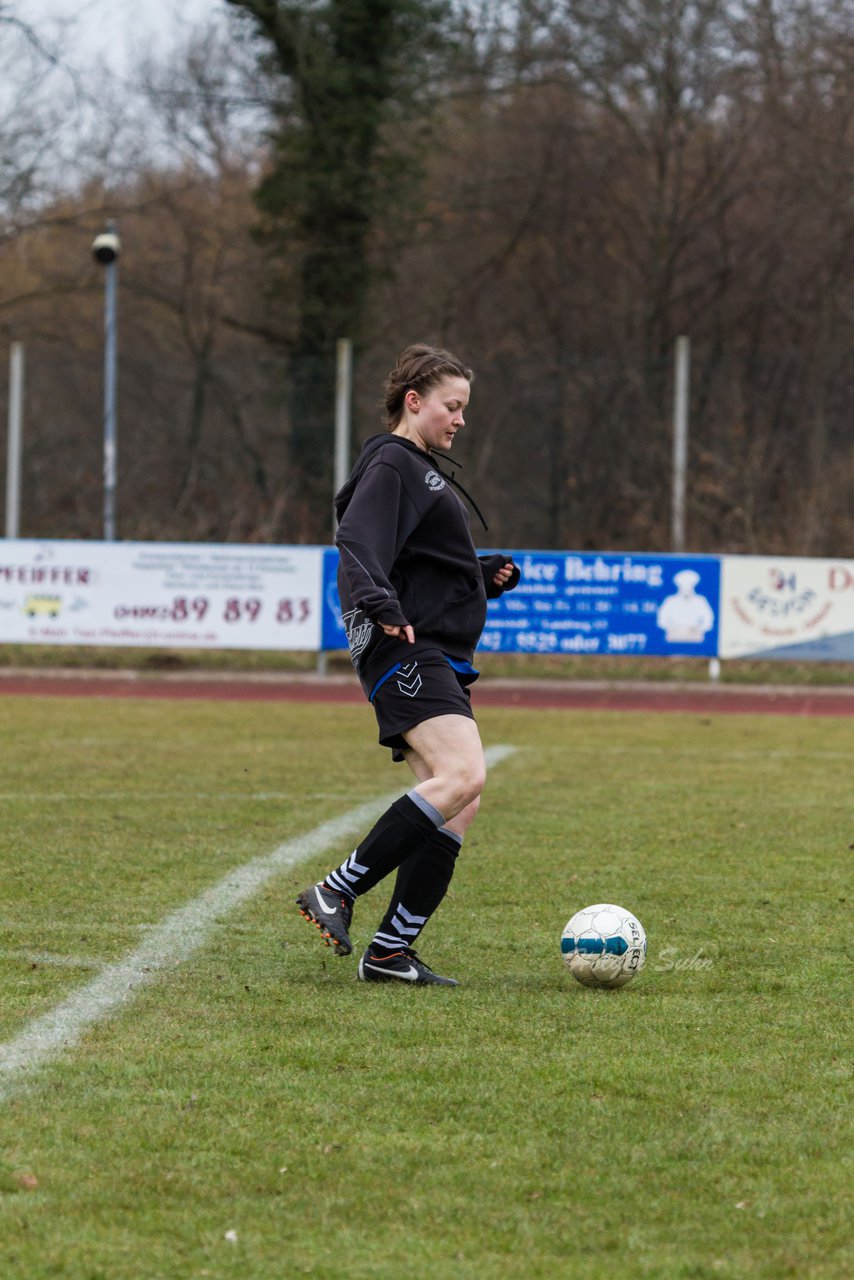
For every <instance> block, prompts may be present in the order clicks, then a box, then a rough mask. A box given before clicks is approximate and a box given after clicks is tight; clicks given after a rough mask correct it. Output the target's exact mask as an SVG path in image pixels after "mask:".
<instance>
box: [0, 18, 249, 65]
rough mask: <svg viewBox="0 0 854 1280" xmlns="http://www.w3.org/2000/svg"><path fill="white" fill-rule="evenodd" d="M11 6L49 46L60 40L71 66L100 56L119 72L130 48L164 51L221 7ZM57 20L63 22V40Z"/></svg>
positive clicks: (131, 52) (129, 56) (130, 53)
mask: <svg viewBox="0 0 854 1280" xmlns="http://www.w3.org/2000/svg"><path fill="white" fill-rule="evenodd" d="M13 7H14V11H15V12H16V13H17V14H18V16H19V17H21V18H22V19H23V20H24V21H26V22H28V23H29V24H30V26H32V27H33V28H34V29H35V31H36V32H37V34H38V35H39V36H40V37H41V38H42V39H43V40H44V41H45V43H46V44H48V46H49V47H50V48H51V49H55V48H56V47H57V42H60V48H62V49H63V52H64V54H65V56H66V57H67V58H68V60H69V61H70V62H71V63H72V65H73V66H75V67H76V68H78V69H81V70H83V69H85V67H86V66H87V64H88V65H92V64H94V63H96V62H97V61H99V60H103V61H106V62H107V64H108V65H109V66H110V67H111V68H112V70H113V71H114V72H116V73H117V74H119V75H121V74H123V73H124V72H125V71H126V70H127V67H128V64H129V63H130V62H132V61H133V60H134V54H135V53H142V52H143V51H145V50H147V49H150V48H153V49H159V50H161V51H166V50H168V49H169V48H170V47H171V46H173V45H174V44H175V43H176V42H177V41H178V40H179V39H180V36H181V33H182V31H186V30H187V28H188V27H191V26H194V25H196V24H197V23H198V22H199V21H200V20H201V19H203V18H204V17H205V16H206V15H222V14H223V12H224V11H225V10H226V7H227V6H226V5H225V3H224V0H17V3H14V0H13ZM62 24H68V25H67V31H68V37H67V40H68V43H67V45H66V44H65V42H64V41H62V39H61V31H62Z"/></svg>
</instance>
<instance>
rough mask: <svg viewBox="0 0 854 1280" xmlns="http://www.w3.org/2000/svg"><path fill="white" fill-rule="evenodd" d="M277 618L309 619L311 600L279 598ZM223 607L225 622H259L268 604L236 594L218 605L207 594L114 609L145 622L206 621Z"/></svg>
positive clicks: (116, 613)
mask: <svg viewBox="0 0 854 1280" xmlns="http://www.w3.org/2000/svg"><path fill="white" fill-rule="evenodd" d="M272 608H273V611H274V614H273V616H274V620H275V621H276V622H278V623H282V624H285V625H287V624H290V623H292V624H295V625H297V626H299V624H300V623H301V622H307V621H308V619H309V618H310V617H311V601H310V600H308V599H306V598H305V597H303V598H300V599H296V600H291V599H288V600H277V601H276V602H275V604H273V605H272ZM219 610H221V614H220V616H221V617H222V621H223V622H257V621H258V619H259V618H260V617H261V614H262V613H265V614H266V613H267V612H268V606H267V605H266V604H265V602H264V601H263V600H260V599H259V598H258V597H257V596H246V597H242V596H232V597H230V599H228V600H225V601H222V602H220V603H219V604H216V605H214V604H213V603H212V602H211V601H210V600H209V599H208V598H207V596H193V597H192V599H188V598H187V597H186V596H177V597H176V598H175V599H174V600H173V601H172V602H171V603H170V604H151V605H149V604H120V605H116V608H115V609H114V610H113V616H114V617H115V618H119V619H123V618H133V619H135V620H137V621H144V622H191V621H192V622H202V621H204V619H205V618H207V617H209V616H213V614H214V613H215V612H218V611H219Z"/></svg>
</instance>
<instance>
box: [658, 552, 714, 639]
mask: <svg viewBox="0 0 854 1280" xmlns="http://www.w3.org/2000/svg"><path fill="white" fill-rule="evenodd" d="M699 581H700V575H699V573H697V572H696V570H694V569H680V570H679V572H678V573H674V575H673V583H674V586H675V587H676V590H675V592H674V593H673V595H671V596H666V597H665V599H664V600H662V602H661V604H660V605H659V607H658V614H657V617H656V621H657V623H658V625H659V626H660V627H661V629H662V631H663V632H664V638H665V640H666V641H667V643H668V644H702V642H703V640H704V638H705V635H706V632H707V631H711V629H712V627H713V626H714V625H715V613H714V610H713V609H712V606H711V605H710V604H709V602H708V600H707V599H706V597H705V596H701V595H698V593H697V589H696V588H697V583H698V582H699Z"/></svg>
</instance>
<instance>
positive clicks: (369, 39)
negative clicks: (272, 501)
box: [229, 0, 450, 539]
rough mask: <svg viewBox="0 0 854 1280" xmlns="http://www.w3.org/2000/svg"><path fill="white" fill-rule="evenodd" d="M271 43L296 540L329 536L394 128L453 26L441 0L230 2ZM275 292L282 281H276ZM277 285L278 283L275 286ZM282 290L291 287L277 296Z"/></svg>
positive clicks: (271, 214) (265, 211) (276, 218)
mask: <svg viewBox="0 0 854 1280" xmlns="http://www.w3.org/2000/svg"><path fill="white" fill-rule="evenodd" d="M229 3H230V4H232V5H233V6H234V7H235V8H236V9H239V10H243V11H244V12H245V13H246V15H247V17H248V19H249V20H251V21H252V23H253V27H254V31H255V33H256V35H258V36H260V37H262V39H263V51H262V53H261V55H260V56H261V61H262V64H263V67H264V69H265V71H266V72H267V74H271V73H272V74H273V75H274V77H275V79H276V80H281V87H280V92H279V93H278V94H277V102H276V116H277V125H276V129H275V133H274V136H273V139H272V142H273V150H272V157H271V164H270V167H269V169H268V171H267V173H266V176H265V177H264V179H263V181H262V183H261V185H260V187H259V189H258V191H257V193H256V198H257V203H258V206H259V209H260V211H261V214H262V218H263V222H262V227H261V234H262V236H263V238H264V240H265V242H266V244H267V247H268V249H269V250H270V252H271V255H272V257H273V258H274V260H278V261H280V262H283V263H292V262H293V259H294V255H295V254H297V255H298V261H299V266H298V268H297V273H296V281H295V282H294V281H293V277H291V280H292V283H291V288H293V287H294V283H295V285H296V292H297V319H296V323H295V332H294V339H293V347H292V351H291V359H290V375H291V386H290V390H289V396H288V407H289V418H290V443H291V451H292V459H293V464H294V477H293V479H294V481H295V484H294V491H295V493H296V494H297V495H298V498H297V500H296V502H295V504H294V506H295V510H293V511H292V519H291V520H289V521H288V525H289V528H288V529H287V533H288V534H289V536H291V537H295V538H306V537H307V538H310V539H315V538H318V537H320V538H324V537H326V536H328V532H327V531H328V529H329V520H330V515H331V511H330V497H331V493H330V486H331V474H332V447H331V445H332V404H333V388H334V368H335V342H336V340H337V339H338V338H342V337H349V338H351V339H352V340H353V341H354V343H355V344H356V346H357V347H358V345H359V341H360V338H361V337H362V332H363V325H364V314H365V304H366V300H367V294H368V289H369V286H370V282H371V266H370V259H369V239H370V235H371V231H372V228H373V227H374V224H375V221H376V219H377V215H378V211H379V210H380V209H382V208H383V207H384V206H385V205H386V204H387V202H389V201H394V200H396V199H398V198H399V192H398V191H397V190H396V186H397V184H396V182H395V172H396V171H398V172H399V171H400V170H399V165H398V163H397V162H400V163H401V164H403V165H405V163H406V157H405V155H404V154H403V150H402V144H401V141H400V139H399V138H398V139H395V138H393V137H392V136H391V135H392V132H393V126H394V122H395V120H396V119H402V118H403V117H404V116H405V114H406V109H407V106H411V105H412V103H413V102H416V101H418V100H419V98H420V99H421V100H422V101H423V86H424V82H425V79H426V77H425V69H426V68H428V67H429V65H430V55H431V51H432V50H434V49H435V48H436V40H437V37H438V36H439V35H440V33H441V32H442V30H443V24H445V23H446V22H447V21H448V19H449V17H450V5H448V4H446V3H444V2H441V0H318V2H315V3H312V2H311V0H309V2H308V3H290V2H289V0H229ZM272 278H273V280H274V281H275V280H276V279H277V277H276V276H275V274H274V275H273V277H272ZM274 287H275V286H274ZM278 287H279V288H280V289H282V282H281V277H279V286H278Z"/></svg>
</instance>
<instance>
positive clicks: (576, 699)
mask: <svg viewBox="0 0 854 1280" xmlns="http://www.w3.org/2000/svg"><path fill="white" fill-rule="evenodd" d="M0 696H16V697H18V696H23V697H64V698H184V699H215V700H216V699H218V700H222V701H230V702H243V701H254V702H339V703H361V702H363V701H364V696H363V694H362V691H361V688H360V687H359V685H358V684H357V683H356V681H355V679H354V678H353V677H351V676H302V677H294V676H275V675H258V676H249V675H230V674H229V675H211V674H210V673H205V674H201V673H183V672H182V673H181V674H178V675H168V676H152V675H148V674H140V673H139V672H128V673H118V672H103V673H101V672H86V673H82V674H81V673H78V672H70V671H69V672H59V671H51V672H44V673H33V672H22V671H8V672H6V673H0ZM475 702H476V705H477V706H479V707H539V708H554V709H568V710H591V711H680V712H692V713H701V714H714V713H722V714H731V713H742V714H747V715H784V716H854V683H852V685H851V686H847V685H843V686H838V687H827V686H821V687H816V688H805V687H791V686H785V685H773V686H762V687H760V686H746V685H713V684H709V685H694V684H690V685H689V684H668V685H665V684H662V685H655V684H646V683H645V684H641V683H600V682H592V681H591V682H590V683H586V682H583V681H560V680H499V679H486V680H483V681H481V682H480V683H479V684H478V686H477V688H476V690H475Z"/></svg>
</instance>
